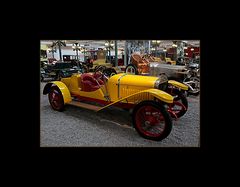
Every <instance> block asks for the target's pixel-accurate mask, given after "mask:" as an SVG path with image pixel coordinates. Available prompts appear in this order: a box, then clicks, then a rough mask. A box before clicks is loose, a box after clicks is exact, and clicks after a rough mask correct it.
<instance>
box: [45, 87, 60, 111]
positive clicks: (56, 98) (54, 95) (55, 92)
mask: <svg viewBox="0 0 240 187" xmlns="http://www.w3.org/2000/svg"><path fill="white" fill-rule="evenodd" d="M48 99H49V103H50V104H51V106H52V108H53V110H57V111H63V109H64V101H63V96H62V93H61V91H60V90H59V88H58V87H57V86H53V87H51V89H50V92H49V94H48Z"/></svg>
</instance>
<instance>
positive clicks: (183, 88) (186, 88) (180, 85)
mask: <svg viewBox="0 0 240 187" xmlns="http://www.w3.org/2000/svg"><path fill="white" fill-rule="evenodd" d="M168 84H171V85H173V86H175V87H177V88H180V89H182V90H188V86H187V85H185V84H183V83H180V82H177V81H174V80H169V81H168Z"/></svg>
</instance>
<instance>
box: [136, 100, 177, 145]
mask: <svg viewBox="0 0 240 187" xmlns="http://www.w3.org/2000/svg"><path fill="white" fill-rule="evenodd" d="M146 109H147V110H148V111H146ZM150 109H151V110H152V111H155V112H152V113H151V110H150ZM143 110H144V112H145V114H143V115H142V111H143ZM149 111H150V113H151V115H152V116H151V115H149ZM156 112H159V113H161V116H160V115H158V117H154V116H153V113H156ZM147 113H148V114H147ZM146 114H147V115H149V116H147V115H146ZM140 118H142V119H140ZM157 118H158V119H157ZM160 118H161V119H160ZM132 119H133V126H134V128H135V129H136V131H137V132H138V133H139V135H140V136H142V137H143V138H146V139H150V140H155V141H161V140H163V139H164V138H166V137H167V136H168V135H169V134H170V132H171V130H172V118H171V116H170V115H169V113H168V112H167V111H166V109H165V107H164V106H163V105H162V104H159V103H158V102H156V101H150V100H149V101H142V102H141V103H139V104H137V105H136V106H135V107H134V109H133V115H132ZM147 119H149V121H148V120H147ZM150 119H153V120H155V123H156V121H157V122H160V121H161V120H163V121H164V128H163V129H162V131H161V132H159V133H155V135H151V133H152V132H150V131H149V132H148V131H147V130H148V129H147V130H145V129H143V128H149V127H150V128H151V130H152V129H153V127H155V128H156V125H155V124H153V123H154V122H151V120H150ZM151 123H152V124H151ZM147 125H148V127H147ZM143 126H145V127H143Z"/></svg>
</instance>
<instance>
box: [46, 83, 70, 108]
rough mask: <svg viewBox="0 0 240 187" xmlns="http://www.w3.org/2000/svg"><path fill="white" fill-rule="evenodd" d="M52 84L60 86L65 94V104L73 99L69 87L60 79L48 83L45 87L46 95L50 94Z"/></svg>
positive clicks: (63, 94)
mask: <svg viewBox="0 0 240 187" xmlns="http://www.w3.org/2000/svg"><path fill="white" fill-rule="evenodd" d="M52 86H57V87H58V88H59V90H60V91H61V93H62V96H63V100H64V104H65V103H69V102H71V101H72V98H71V94H70V92H69V90H68V87H67V86H66V85H65V84H64V83H63V82H60V81H53V82H49V83H47V84H46V85H45V87H44V89H43V94H44V95H46V94H48V93H49V92H50V89H51V87H52Z"/></svg>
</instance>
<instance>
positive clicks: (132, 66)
mask: <svg viewBox="0 0 240 187" xmlns="http://www.w3.org/2000/svg"><path fill="white" fill-rule="evenodd" d="M129 70H130V71H129ZM132 70H134V71H132ZM125 73H127V74H133V75H138V73H139V72H138V70H137V67H136V66H135V65H134V64H128V65H127V66H126V69H125Z"/></svg>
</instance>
